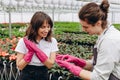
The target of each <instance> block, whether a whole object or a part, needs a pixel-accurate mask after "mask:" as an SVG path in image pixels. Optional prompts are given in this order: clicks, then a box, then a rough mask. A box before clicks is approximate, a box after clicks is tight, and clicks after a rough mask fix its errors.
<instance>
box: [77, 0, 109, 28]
mask: <svg viewBox="0 0 120 80" xmlns="http://www.w3.org/2000/svg"><path fill="white" fill-rule="evenodd" d="M108 8H109V3H108V1H107V0H103V1H102V3H101V4H100V5H98V4H96V3H94V2H91V3H88V4H86V5H85V6H83V7H82V8H81V10H80V11H79V14H78V15H79V19H81V20H83V21H87V23H88V24H91V25H93V26H94V25H95V23H96V22H97V21H98V20H101V21H102V25H101V26H102V28H103V29H104V28H105V27H106V25H107V17H108V14H107V13H108Z"/></svg>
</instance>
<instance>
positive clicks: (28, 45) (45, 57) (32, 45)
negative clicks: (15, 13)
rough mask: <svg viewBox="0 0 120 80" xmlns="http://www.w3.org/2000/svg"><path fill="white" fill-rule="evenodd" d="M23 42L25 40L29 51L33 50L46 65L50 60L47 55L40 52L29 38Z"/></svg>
mask: <svg viewBox="0 0 120 80" xmlns="http://www.w3.org/2000/svg"><path fill="white" fill-rule="evenodd" d="M23 40H24V43H25V45H26V47H27V48H28V50H29V49H30V50H31V49H32V50H33V51H34V52H35V54H36V56H37V57H38V59H39V60H40V61H41V62H42V63H44V62H45V61H46V60H47V59H48V57H47V56H46V55H45V53H44V52H43V51H42V50H40V49H39V48H38V47H37V46H36V45H35V44H34V43H33V42H31V41H30V40H28V39H27V38H24V39H23Z"/></svg>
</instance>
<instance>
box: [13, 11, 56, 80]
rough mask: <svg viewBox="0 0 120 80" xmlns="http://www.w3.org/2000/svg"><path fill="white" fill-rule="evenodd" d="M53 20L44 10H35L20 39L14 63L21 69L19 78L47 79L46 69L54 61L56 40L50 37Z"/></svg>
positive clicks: (24, 79) (30, 79)
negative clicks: (24, 33)
mask: <svg viewBox="0 0 120 80" xmlns="http://www.w3.org/2000/svg"><path fill="white" fill-rule="evenodd" d="M52 27H53V22H52V20H51V18H50V17H49V16H48V15H47V14H45V13H44V12H36V13H35V14H34V15H33V17H32V19H31V22H30V25H29V27H28V29H27V30H26V35H25V37H24V38H22V39H20V40H19V42H18V44H17V47H16V49H15V51H17V52H18V53H17V60H16V65H17V67H18V69H20V70H21V73H20V77H19V80H48V69H50V68H51V67H52V66H53V64H54V62H55V56H56V51H58V47H57V41H56V39H55V38H53V37H52Z"/></svg>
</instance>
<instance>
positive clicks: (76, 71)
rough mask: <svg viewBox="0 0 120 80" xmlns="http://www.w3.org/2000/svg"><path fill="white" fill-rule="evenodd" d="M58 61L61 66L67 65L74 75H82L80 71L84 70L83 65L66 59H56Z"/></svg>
mask: <svg viewBox="0 0 120 80" xmlns="http://www.w3.org/2000/svg"><path fill="white" fill-rule="evenodd" d="M56 62H57V64H58V65H59V66H61V67H65V68H66V69H68V70H69V71H70V72H71V73H73V74H74V75H76V76H79V75H80V72H81V70H82V68H81V67H78V66H75V65H74V64H71V63H69V62H66V61H61V60H56Z"/></svg>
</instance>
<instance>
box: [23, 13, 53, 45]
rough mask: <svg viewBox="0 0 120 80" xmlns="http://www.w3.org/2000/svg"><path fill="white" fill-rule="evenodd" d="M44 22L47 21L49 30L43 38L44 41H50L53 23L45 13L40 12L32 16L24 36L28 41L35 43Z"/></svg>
mask: <svg viewBox="0 0 120 80" xmlns="http://www.w3.org/2000/svg"><path fill="white" fill-rule="evenodd" d="M44 21H47V23H48V24H49V25H50V28H51V29H50V31H49V33H48V35H47V37H45V40H46V41H51V37H52V27H53V21H52V20H51V18H50V16H48V15H47V14H46V13H44V12H41V11H39V12H36V13H35V14H34V15H33V17H32V19H31V22H30V24H29V27H28V29H27V30H26V34H25V36H27V37H28V39H29V40H31V41H33V42H35V43H37V41H36V38H37V36H38V30H39V28H40V27H42V25H43V23H44Z"/></svg>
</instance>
